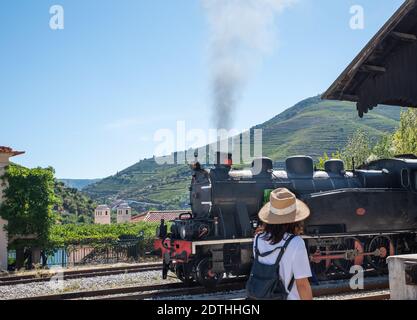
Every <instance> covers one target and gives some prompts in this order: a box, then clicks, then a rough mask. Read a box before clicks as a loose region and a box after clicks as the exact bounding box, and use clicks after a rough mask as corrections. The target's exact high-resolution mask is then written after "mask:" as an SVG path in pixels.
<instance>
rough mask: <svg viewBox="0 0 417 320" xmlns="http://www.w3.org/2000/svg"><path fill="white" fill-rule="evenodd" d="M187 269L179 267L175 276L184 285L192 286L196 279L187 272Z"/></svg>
mask: <svg viewBox="0 0 417 320" xmlns="http://www.w3.org/2000/svg"><path fill="white" fill-rule="evenodd" d="M186 269H187V268H186V267H185V266H183V265H180V266H177V267H176V270H175V274H176V275H177V278H178V279H179V280H180V281H181V282H182V283H184V284H185V285H186V286H190V285H191V284H192V283H193V282H194V279H193V275H192V273H191V272H187V271H186Z"/></svg>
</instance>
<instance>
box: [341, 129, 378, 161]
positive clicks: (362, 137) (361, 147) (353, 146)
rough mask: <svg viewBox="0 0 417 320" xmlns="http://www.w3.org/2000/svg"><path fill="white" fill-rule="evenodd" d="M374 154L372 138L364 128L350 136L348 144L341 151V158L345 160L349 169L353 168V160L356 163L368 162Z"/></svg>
mask: <svg viewBox="0 0 417 320" xmlns="http://www.w3.org/2000/svg"><path fill="white" fill-rule="evenodd" d="M371 154H372V148H371V140H370V138H369V135H368V133H367V132H365V131H364V130H362V129H359V130H358V131H356V132H355V133H354V134H353V136H352V137H350V138H349V140H348V143H347V145H346V146H345V148H343V150H342V152H341V153H340V156H341V159H342V160H343V161H344V162H345V164H346V168H347V169H352V168H353V162H352V160H354V161H355V164H356V165H361V164H363V163H366V162H367V161H368V159H369V157H370V156H371Z"/></svg>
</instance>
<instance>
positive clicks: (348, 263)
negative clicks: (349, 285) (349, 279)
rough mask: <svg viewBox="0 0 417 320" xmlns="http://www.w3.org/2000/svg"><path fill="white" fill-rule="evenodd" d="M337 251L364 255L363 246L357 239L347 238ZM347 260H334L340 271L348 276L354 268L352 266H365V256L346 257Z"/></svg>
mask: <svg viewBox="0 0 417 320" xmlns="http://www.w3.org/2000/svg"><path fill="white" fill-rule="evenodd" d="M336 250H340V251H353V252H356V253H357V254H362V253H363V251H364V250H363V245H362V243H361V241H360V240H359V239H357V238H354V237H349V238H345V239H343V243H342V244H340V245H338V246H337V249H336ZM346 258H347V259H337V260H334V264H335V265H336V266H337V267H338V268H339V269H340V270H342V271H343V272H344V273H345V274H346V275H348V274H349V272H350V268H352V266H354V265H356V266H361V265H362V264H363V260H364V259H363V256H360V255H359V256H351V257H349V256H348V257H346Z"/></svg>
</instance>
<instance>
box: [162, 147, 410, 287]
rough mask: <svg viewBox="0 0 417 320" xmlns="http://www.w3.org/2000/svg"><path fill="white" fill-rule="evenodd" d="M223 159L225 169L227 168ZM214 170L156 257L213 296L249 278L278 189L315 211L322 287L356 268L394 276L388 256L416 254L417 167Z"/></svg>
mask: <svg viewBox="0 0 417 320" xmlns="http://www.w3.org/2000/svg"><path fill="white" fill-rule="evenodd" d="M222 159H223V160H222ZM217 160H218V161H217V164H216V165H214V167H213V168H211V169H210V170H208V169H204V168H203V167H202V166H201V165H200V164H199V163H195V164H194V165H193V172H192V181H191V185H190V204H191V211H190V212H189V213H186V214H182V215H181V216H180V217H179V218H178V219H177V220H174V221H172V223H171V227H170V230H168V227H167V225H166V224H165V222H164V221H161V225H160V227H159V229H158V235H157V236H158V238H157V239H156V240H155V243H154V248H155V251H156V252H158V254H160V255H161V257H162V258H163V277H164V278H166V277H167V273H168V271H169V270H171V271H172V272H175V273H176V275H177V277H178V278H179V279H181V280H182V281H183V282H185V283H190V282H193V281H197V282H199V283H200V284H202V285H204V286H206V287H210V286H214V285H216V284H217V283H218V282H219V281H220V280H221V279H222V277H223V276H224V275H225V274H226V275H234V276H239V275H248V274H249V271H250V268H251V264H252V240H253V236H254V231H255V230H256V228H257V226H258V217H257V214H258V211H259V210H260V208H261V207H262V206H263V205H264V203H265V202H266V201H268V199H269V193H270V192H271V191H272V190H274V189H276V188H282V187H284V188H288V189H290V190H291V191H292V192H293V193H295V194H296V196H297V198H299V199H300V200H302V201H304V202H305V203H306V204H307V205H308V206H309V208H310V210H311V215H310V217H309V218H308V219H307V220H306V221H305V227H304V235H303V238H304V239H305V241H306V245H307V249H308V252H309V255H310V261H311V269H312V272H313V277H314V278H315V279H316V280H322V279H329V278H336V277H343V276H346V275H347V274H349V272H350V269H351V267H352V266H353V265H360V266H362V267H363V268H364V269H365V270H367V271H368V272H374V273H384V272H386V271H387V270H386V257H387V256H389V255H393V254H396V253H412V252H416V249H417V248H416V243H417V241H416V240H417V158H416V157H413V156H403V157H400V158H394V159H386V160H377V161H374V162H371V163H369V164H366V165H363V166H361V167H360V168H358V169H353V170H352V171H346V170H345V167H344V163H343V161H341V160H336V159H332V160H329V161H327V162H326V163H325V168H324V170H315V168H314V163H313V159H312V158H311V157H307V156H295V157H291V158H288V159H287V160H286V162H285V167H286V169H285V170H274V168H273V162H272V160H271V159H269V158H261V159H256V160H255V161H253V163H252V167H251V168H249V169H246V170H233V169H232V159H231V155H222V154H220V153H218V155H217Z"/></svg>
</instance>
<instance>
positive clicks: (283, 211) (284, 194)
mask: <svg viewBox="0 0 417 320" xmlns="http://www.w3.org/2000/svg"><path fill="white" fill-rule="evenodd" d="M309 215H310V209H309V208H308V207H307V205H306V204H305V203H304V202H302V201H300V200H298V199H297V198H296V197H295V195H294V194H293V193H292V192H291V191H289V190H288V189H285V188H279V189H276V190H274V191H272V192H271V195H270V201H269V202H268V203H267V204H266V205H264V206H263V208H262V209H261V210H260V211H259V219H261V220H262V221H263V222H265V223H267V224H287V223H294V222H298V221H302V220H305V219H306V218H308V216H309Z"/></svg>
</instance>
